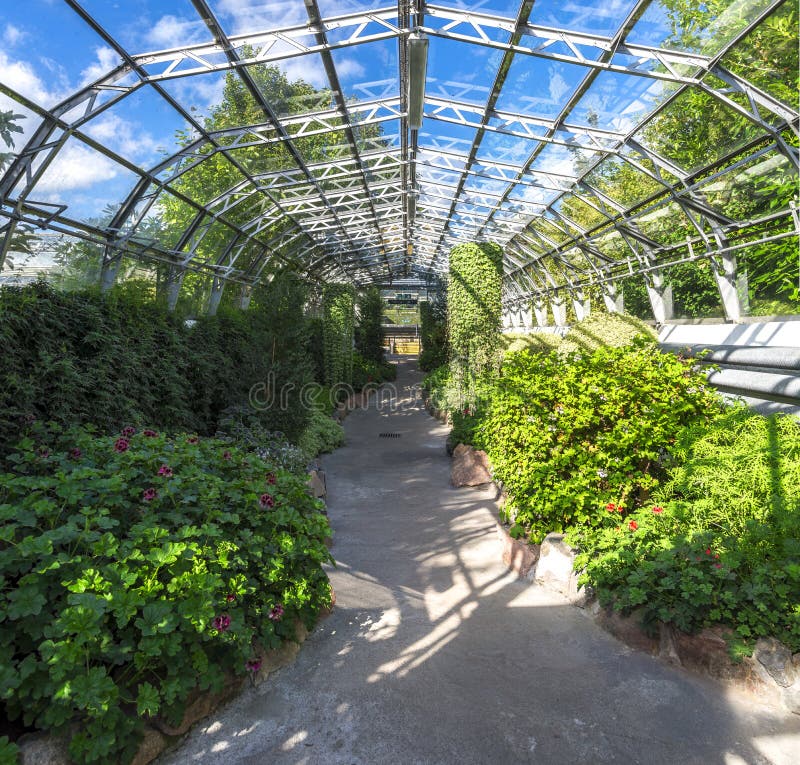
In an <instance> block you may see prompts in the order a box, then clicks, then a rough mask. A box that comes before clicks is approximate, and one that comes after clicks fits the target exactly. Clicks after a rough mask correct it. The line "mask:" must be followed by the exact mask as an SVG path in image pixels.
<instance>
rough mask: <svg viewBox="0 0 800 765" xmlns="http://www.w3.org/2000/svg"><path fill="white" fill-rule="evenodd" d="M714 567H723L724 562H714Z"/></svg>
mask: <svg viewBox="0 0 800 765" xmlns="http://www.w3.org/2000/svg"><path fill="white" fill-rule="evenodd" d="M714 568H722V564H721V563H715V564H714Z"/></svg>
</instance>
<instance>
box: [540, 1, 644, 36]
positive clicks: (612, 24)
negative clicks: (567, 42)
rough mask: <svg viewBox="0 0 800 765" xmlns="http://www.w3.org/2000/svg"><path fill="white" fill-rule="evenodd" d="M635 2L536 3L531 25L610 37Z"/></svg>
mask: <svg viewBox="0 0 800 765" xmlns="http://www.w3.org/2000/svg"><path fill="white" fill-rule="evenodd" d="M634 5H635V0H610V2H606V3H598V2H594V1H593V0H571V2H566V3H565V2H563V0H536V2H535V3H534V4H533V12H532V13H531V17H530V21H531V24H537V25H542V26H548V27H557V28H560V29H569V30H574V31H576V32H588V33H590V34H596V35H606V36H609V37H610V36H611V35H613V34H614V32H616V30H617V29H618V28H619V27H620V26H621V25H622V22H623V21H625V19H626V18H627V17H628V13H630V10H631V8H633V6H634Z"/></svg>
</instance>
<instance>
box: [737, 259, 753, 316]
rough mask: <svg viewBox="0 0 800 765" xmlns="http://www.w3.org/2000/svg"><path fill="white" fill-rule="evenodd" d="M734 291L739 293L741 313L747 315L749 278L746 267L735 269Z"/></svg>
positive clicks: (748, 307)
mask: <svg viewBox="0 0 800 765" xmlns="http://www.w3.org/2000/svg"><path fill="white" fill-rule="evenodd" d="M736 292H738V293H739V305H741V306H742V313H743V314H744V315H745V316H747V315H748V314H749V313H750V279H749V277H748V275H747V268H745V269H744V270H743V271H741V270H739V268H738V264H737V269H736Z"/></svg>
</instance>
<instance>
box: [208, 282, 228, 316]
mask: <svg viewBox="0 0 800 765" xmlns="http://www.w3.org/2000/svg"><path fill="white" fill-rule="evenodd" d="M226 283H227V282H226V281H225V279H223V278H222V277H220V276H215V277H214V279H213V281H212V282H211V297H210V298H209V301H208V311H207V313H208V315H209V316H216V314H217V309H218V308H219V301H220V300H222V293H223V291H224V289H225V284H226Z"/></svg>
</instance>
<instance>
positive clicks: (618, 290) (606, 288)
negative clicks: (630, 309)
mask: <svg viewBox="0 0 800 765" xmlns="http://www.w3.org/2000/svg"><path fill="white" fill-rule="evenodd" d="M602 290H603V302H604V303H605V306H606V310H607V311H608V312H609V313H624V311H625V303H624V301H623V296H622V287H617V285H616V284H614V282H606V283H605V284H603V286H602Z"/></svg>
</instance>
